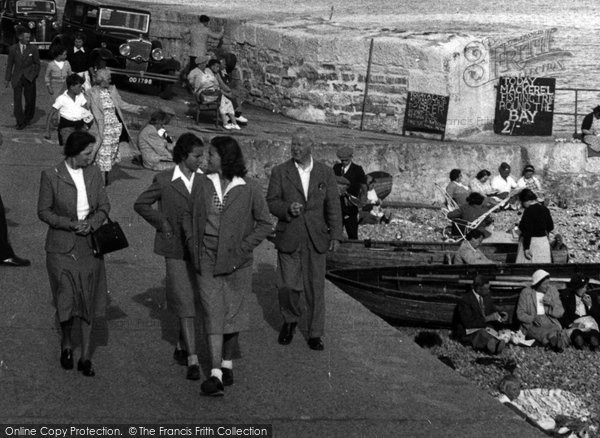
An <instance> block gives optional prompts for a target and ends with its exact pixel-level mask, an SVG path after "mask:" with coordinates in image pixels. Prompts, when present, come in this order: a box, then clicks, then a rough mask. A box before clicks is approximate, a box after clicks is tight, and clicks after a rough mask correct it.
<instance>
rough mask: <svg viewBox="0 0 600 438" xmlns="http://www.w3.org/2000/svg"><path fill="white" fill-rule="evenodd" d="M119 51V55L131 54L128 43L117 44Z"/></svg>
mask: <svg viewBox="0 0 600 438" xmlns="http://www.w3.org/2000/svg"><path fill="white" fill-rule="evenodd" d="M119 53H120V54H121V56H129V55H131V46H130V45H129V44H121V45H120V46H119Z"/></svg>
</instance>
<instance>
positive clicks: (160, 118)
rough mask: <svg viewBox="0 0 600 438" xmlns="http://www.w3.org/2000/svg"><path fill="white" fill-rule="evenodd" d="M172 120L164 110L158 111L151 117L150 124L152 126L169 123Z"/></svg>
mask: <svg viewBox="0 0 600 438" xmlns="http://www.w3.org/2000/svg"><path fill="white" fill-rule="evenodd" d="M170 118H171V114H167V113H166V112H164V111H163V110H158V111H154V112H153V113H152V115H151V116H150V121H149V122H148V123H150V124H151V125H158V124H161V123H167V121H168V120H169V119H170Z"/></svg>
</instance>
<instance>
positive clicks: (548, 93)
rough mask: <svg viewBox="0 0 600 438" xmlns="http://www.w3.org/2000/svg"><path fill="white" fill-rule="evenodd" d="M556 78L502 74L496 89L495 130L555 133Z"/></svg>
mask: <svg viewBox="0 0 600 438" xmlns="http://www.w3.org/2000/svg"><path fill="white" fill-rule="evenodd" d="M555 86H556V79H554V78H532V77H527V76H522V77H501V78H500V81H499V83H498V89H497V92H496V115H495V117H494V132H495V133H496V134H502V135H552V119H553V116H554V89H555Z"/></svg>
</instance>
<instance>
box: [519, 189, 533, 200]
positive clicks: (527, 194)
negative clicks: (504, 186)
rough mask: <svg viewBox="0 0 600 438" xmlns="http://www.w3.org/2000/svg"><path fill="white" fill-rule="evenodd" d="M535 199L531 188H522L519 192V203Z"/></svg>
mask: <svg viewBox="0 0 600 438" xmlns="http://www.w3.org/2000/svg"><path fill="white" fill-rule="evenodd" d="M536 199H537V195H536V194H535V193H533V190H530V189H523V190H521V193H519V201H521V204H524V203H525V202H527V201H535V200H536Z"/></svg>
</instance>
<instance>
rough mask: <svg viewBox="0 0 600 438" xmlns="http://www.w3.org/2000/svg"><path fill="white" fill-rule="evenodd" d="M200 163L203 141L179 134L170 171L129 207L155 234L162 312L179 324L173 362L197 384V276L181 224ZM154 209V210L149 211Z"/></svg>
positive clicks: (198, 368) (160, 175)
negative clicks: (161, 264)
mask: <svg viewBox="0 0 600 438" xmlns="http://www.w3.org/2000/svg"><path fill="white" fill-rule="evenodd" d="M203 157H204V144H203V143H202V140H200V139H199V138H198V137H196V136H195V135H194V134H191V133H186V134H183V135H182V136H181V137H179V140H177V143H176V144H175V148H174V150H173V161H175V163H177V165H176V166H175V168H174V169H170V170H164V171H162V172H160V173H158V174H157V175H156V176H155V177H154V181H153V182H152V185H150V187H148V188H147V189H146V191H145V192H144V193H142V194H141V195H140V196H139V198H138V199H137V201H136V202H135V205H134V207H133V208H134V209H135V211H136V212H137V213H138V214H139V215H140V216H142V217H143V218H144V219H146V220H147V221H148V222H149V223H150V225H152V226H153V227H154V228H155V229H156V237H155V238H154V252H155V253H156V254H158V255H161V256H163V257H164V258H165V264H166V271H167V306H168V308H169V310H171V311H172V312H173V313H174V314H175V315H177V317H179V320H180V322H181V327H180V339H179V341H178V342H177V346H176V347H175V352H174V353H173V358H174V359H175V360H176V361H177V362H178V363H180V364H182V365H187V366H188V370H187V378H188V379H190V380H198V379H200V366H199V364H198V357H197V355H196V337H195V329H194V319H195V318H196V305H195V297H194V295H195V293H194V289H195V288H196V281H195V280H196V274H195V272H194V267H193V265H192V264H191V261H190V256H189V252H188V251H187V248H186V246H185V241H184V239H183V232H182V229H181V219H182V214H183V212H184V211H186V210H187V209H188V204H189V203H190V197H191V193H192V188H193V187H195V186H196V185H197V184H198V178H199V177H200V174H201V173H202V171H200V170H199V166H200V164H201V163H202V160H203ZM156 203H158V209H155V208H153V205H154V204H156ZM182 344H183V347H184V348H182Z"/></svg>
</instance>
